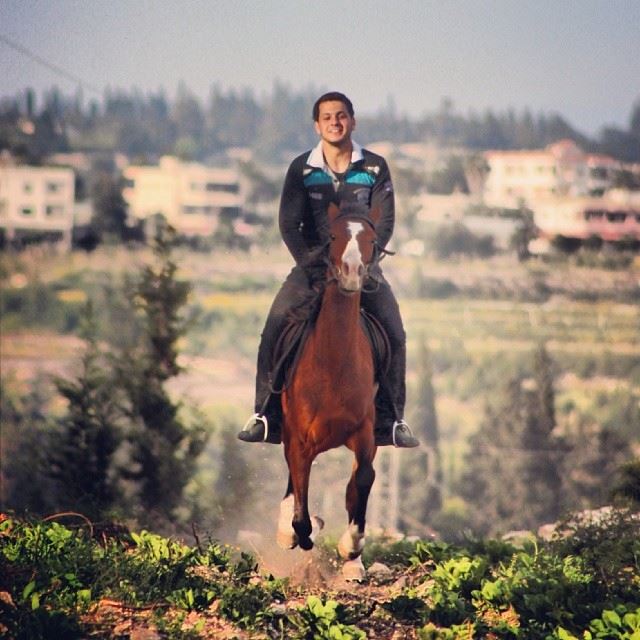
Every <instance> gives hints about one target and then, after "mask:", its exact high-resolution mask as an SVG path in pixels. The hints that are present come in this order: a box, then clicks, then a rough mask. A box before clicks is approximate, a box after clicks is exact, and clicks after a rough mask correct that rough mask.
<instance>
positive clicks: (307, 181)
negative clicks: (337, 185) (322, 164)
mask: <svg viewBox="0 0 640 640" xmlns="http://www.w3.org/2000/svg"><path fill="white" fill-rule="evenodd" d="M315 184H332V182H331V176H329V175H327V174H326V173H325V172H324V171H313V172H312V173H310V174H309V175H308V176H305V177H304V186H305V187H311V186H313V185H315Z"/></svg>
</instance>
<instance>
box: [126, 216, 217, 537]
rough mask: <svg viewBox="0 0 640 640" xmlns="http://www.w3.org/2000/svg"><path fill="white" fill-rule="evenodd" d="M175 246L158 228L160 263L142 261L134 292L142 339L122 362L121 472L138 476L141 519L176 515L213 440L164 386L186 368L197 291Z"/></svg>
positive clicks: (168, 234)
mask: <svg viewBox="0 0 640 640" xmlns="http://www.w3.org/2000/svg"><path fill="white" fill-rule="evenodd" d="M174 246H175V232H174V231H173V229H171V228H170V227H164V226H161V227H159V229H158V232H157V235H156V238H155V241H154V244H153V253H154V258H155V260H154V263H153V264H150V265H147V266H145V267H143V269H142V273H141V277H140V279H139V281H138V282H137V283H136V284H135V285H134V287H133V290H132V304H133V305H134V306H135V309H136V311H137V313H138V317H139V319H140V321H141V323H142V330H143V332H142V339H141V340H140V342H139V344H137V345H134V346H132V347H131V348H129V349H126V350H124V351H122V352H121V353H120V354H119V356H118V358H117V361H116V363H115V367H116V370H117V373H118V378H119V380H120V384H121V385H122V389H123V391H124V394H125V398H126V402H125V411H126V414H127V417H128V421H129V425H128V427H127V431H126V436H125V437H126V441H127V452H128V460H129V464H128V465H127V466H126V467H123V468H122V469H121V473H122V475H123V477H125V478H126V479H128V480H130V481H132V482H133V486H134V495H135V498H134V500H135V501H136V503H137V506H138V507H139V508H140V514H139V515H140V519H141V521H143V522H146V523H149V524H151V523H153V522H157V521H158V520H165V521H166V520H168V519H171V518H172V517H173V515H174V511H175V509H176V507H177V506H178V504H179V503H180V500H181V498H182V495H183V491H184V488H185V486H186V485H187V483H188V482H189V480H190V478H191V476H192V475H193V473H194V471H195V465H196V460H197V458H198V456H199V455H200V453H201V451H202V450H203V448H204V445H205V443H206V440H207V434H206V429H205V427H204V425H203V424H202V423H196V424H193V425H186V424H184V422H183V420H182V418H181V415H180V411H181V408H182V405H181V403H180V402H174V401H173V400H172V399H171V397H170V396H169V393H168V392H167V390H166V387H165V385H166V383H167V382H168V381H169V380H170V379H172V378H174V377H176V376H177V375H178V374H179V373H180V372H181V367H180V365H179V364H178V361H177V360H178V341H179V339H180V338H181V337H182V336H183V335H184V334H185V333H186V328H187V322H186V320H185V318H184V317H183V315H182V310H183V307H184V306H185V304H186V303H187V300H188V297H189V293H190V290H191V287H190V284H189V283H188V282H186V281H182V280H179V279H178V277H177V265H176V263H175V261H174V259H173V255H172V254H173V248H174Z"/></svg>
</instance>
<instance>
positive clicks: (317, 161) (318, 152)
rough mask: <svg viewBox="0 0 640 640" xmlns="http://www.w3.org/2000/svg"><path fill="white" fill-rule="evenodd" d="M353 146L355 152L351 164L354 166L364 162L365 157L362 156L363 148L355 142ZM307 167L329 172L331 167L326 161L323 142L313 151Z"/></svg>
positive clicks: (352, 154)
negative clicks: (356, 163) (361, 161)
mask: <svg viewBox="0 0 640 640" xmlns="http://www.w3.org/2000/svg"><path fill="white" fill-rule="evenodd" d="M351 145H352V147H353V150H352V151H351V164H354V163H355V162H359V161H360V160H362V159H363V158H364V155H363V154H362V147H361V146H360V145H359V144H358V143H357V142H355V140H352V141H351ZM307 165H309V166H310V167H314V168H316V169H322V170H323V171H327V172H328V169H329V167H328V166H327V163H326V162H325V161H324V154H323V153H322V140H321V141H320V142H318V144H317V145H316V146H315V147H314V148H313V149H312V150H311V153H310V154H309V157H308V158H307Z"/></svg>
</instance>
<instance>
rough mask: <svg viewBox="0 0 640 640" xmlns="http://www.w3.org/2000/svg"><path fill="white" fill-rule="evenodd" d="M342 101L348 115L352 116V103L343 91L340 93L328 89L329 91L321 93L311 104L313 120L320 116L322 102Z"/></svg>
mask: <svg viewBox="0 0 640 640" xmlns="http://www.w3.org/2000/svg"><path fill="white" fill-rule="evenodd" d="M333 101H335V102H342V104H344V106H345V107H347V111H348V113H349V115H350V116H351V117H352V118H353V114H354V112H353V104H351V100H349V98H347V96H345V95H344V93H340V92H339V91H329V93H323V94H322V95H321V96H320V97H319V98H318V99H317V100H316V101H315V104H314V105H313V120H314V122H317V121H318V118H320V105H321V104H322V103H323V102H333Z"/></svg>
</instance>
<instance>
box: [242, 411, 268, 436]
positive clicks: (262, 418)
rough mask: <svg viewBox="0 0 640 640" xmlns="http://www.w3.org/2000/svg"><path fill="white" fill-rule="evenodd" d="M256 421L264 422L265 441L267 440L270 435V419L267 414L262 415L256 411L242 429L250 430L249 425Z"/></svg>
mask: <svg viewBox="0 0 640 640" xmlns="http://www.w3.org/2000/svg"><path fill="white" fill-rule="evenodd" d="M256 422H262V424H263V425H264V438H263V439H262V440H263V442H266V441H267V438H268V437H269V420H267V416H265V415H260V414H259V413H254V414H253V415H252V416H251V417H250V418H249V419H248V420H247V422H246V423H245V425H244V427H242V431H248V427H249V426H250V425H252V424H255V423H256Z"/></svg>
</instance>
